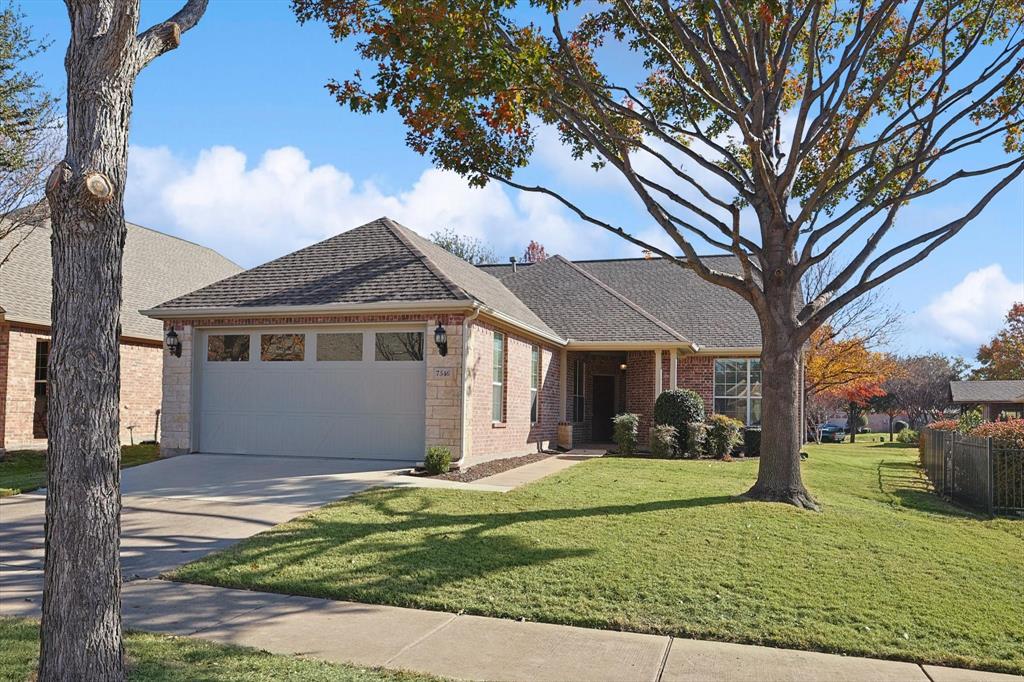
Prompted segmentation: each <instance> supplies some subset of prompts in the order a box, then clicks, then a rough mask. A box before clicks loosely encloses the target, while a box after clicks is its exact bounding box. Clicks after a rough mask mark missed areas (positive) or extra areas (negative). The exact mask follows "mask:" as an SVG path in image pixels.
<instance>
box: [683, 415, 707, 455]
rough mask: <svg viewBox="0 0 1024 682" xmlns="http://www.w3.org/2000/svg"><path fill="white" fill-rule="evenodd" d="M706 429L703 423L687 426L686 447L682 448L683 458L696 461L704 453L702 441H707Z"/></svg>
mask: <svg viewBox="0 0 1024 682" xmlns="http://www.w3.org/2000/svg"><path fill="white" fill-rule="evenodd" d="M707 436H708V427H707V424H705V423H704V422H696V423H693V424H687V427H686V445H685V447H683V453H682V454H683V457H688V458H690V459H697V458H698V457H700V455H701V453H702V452H704V441H705V440H707Z"/></svg>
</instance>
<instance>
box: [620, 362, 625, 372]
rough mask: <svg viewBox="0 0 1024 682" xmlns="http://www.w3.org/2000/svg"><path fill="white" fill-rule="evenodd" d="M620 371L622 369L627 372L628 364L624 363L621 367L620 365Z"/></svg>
mask: <svg viewBox="0 0 1024 682" xmlns="http://www.w3.org/2000/svg"><path fill="white" fill-rule="evenodd" d="M619 369H621V370H622V371H623V372H625V371H626V363H622V364H621V365H619Z"/></svg>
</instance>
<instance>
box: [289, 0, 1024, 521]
mask: <svg viewBox="0 0 1024 682" xmlns="http://www.w3.org/2000/svg"><path fill="white" fill-rule="evenodd" d="M293 3H294V6H295V9H296V12H297V15H298V17H299V19H300V20H302V21H306V20H322V21H325V22H326V23H327V24H328V25H329V27H330V29H331V33H332V36H333V37H334V38H335V39H337V40H345V39H348V38H354V39H355V41H356V42H355V45H356V49H357V51H358V53H359V54H360V55H361V56H362V57H363V58H364V60H365V64H364V65H365V67H367V68H364V69H363V70H362V71H357V72H355V73H354V74H352V76H351V77H350V78H348V79H345V80H342V81H332V82H330V83H329V84H328V88H329V89H330V91H331V92H332V93H333V94H334V95H335V96H336V97H337V99H338V101H339V102H341V103H342V104H344V105H346V106H349V107H351V108H352V109H354V110H356V111H360V112H373V111H383V110H387V109H392V110H394V111H395V112H397V114H398V115H399V116H401V117H402V119H403V120H404V122H405V124H406V126H407V128H408V134H407V140H408V143H409V144H410V146H411V147H412V148H413V149H415V150H417V151H419V152H421V153H423V154H427V155H429V156H430V157H431V158H432V159H433V161H434V163H435V164H437V165H438V166H441V167H443V168H447V169H451V170H454V171H456V172H459V173H461V174H463V175H465V176H466V177H468V178H469V181H470V182H471V183H474V184H478V185H482V184H484V183H486V182H488V181H491V180H497V181H500V182H503V183H506V184H507V185H509V186H511V187H516V188H519V189H522V190H526V191H530V192H539V193H543V194H547V195H549V196H551V197H553V198H555V199H557V200H558V201H560V202H561V203H562V204H564V205H565V206H566V207H568V208H569V209H570V210H571V211H573V212H574V213H575V214H576V215H577V216H578V217H579V218H580V219H582V220H585V221H587V222H589V223H592V224H594V225H597V226H600V227H601V228H604V229H607V230H610V231H612V232H614V233H615V234H617V235H619V236H621V237H622V238H624V239H627V240H629V241H631V242H633V243H635V244H638V245H640V246H642V247H644V248H646V249H649V250H650V251H652V252H654V253H657V254H659V255H661V256H662V257H663V258H667V259H670V260H671V261H673V262H675V263H678V264H679V265H680V266H681V267H683V268H688V269H691V270H693V271H694V272H695V273H697V274H698V275H699V276H700V277H702V278H704V279H705V280H707V281H709V282H712V283H714V284H717V285H719V286H722V287H725V288H727V289H729V290H731V291H734V292H736V293H737V294H739V295H740V296H741V297H743V298H744V299H745V300H746V301H748V302H749V303H750V305H751V306H752V307H753V308H754V310H755V311H756V314H757V316H758V318H759V320H760V325H761V332H762V333H761V336H762V354H761V361H762V370H763V374H762V377H763V384H762V395H763V423H764V431H763V434H762V442H761V447H762V449H761V458H760V464H759V468H758V475H757V481H756V483H755V484H754V486H753V487H752V488H751V489H750V490H749V491H748V493H747V495H748V496H749V497H751V498H755V499H762V500H780V501H786V502H790V503H792V504H795V505H798V506H802V507H815V506H816V505H815V502H814V500H813V498H812V497H811V495H810V494H809V493H808V492H807V490H806V489H805V487H804V484H803V481H802V479H801V475H800V456H799V451H800V441H801V438H800V426H801V425H800V424H799V419H798V416H799V406H798V396H799V393H800V379H799V377H800V372H799V366H800V353H801V349H802V347H803V346H804V344H805V342H806V341H807V340H808V339H809V338H810V336H811V334H812V333H813V332H814V330H815V329H817V328H818V327H819V326H820V325H821V324H822V323H823V322H825V321H827V320H829V319H830V318H832V317H834V316H835V314H836V313H838V312H839V311H841V310H842V309H843V308H844V307H846V306H847V305H849V304H851V303H852V302H853V301H856V300H857V299H858V298H859V297H860V296H862V295H864V294H865V293H866V292H868V291H871V290H872V289H875V288H876V287H878V286H880V285H882V284H884V283H886V282H889V281H891V280H892V279H893V278H894V277H896V276H897V275H899V274H900V273H902V272H904V271H906V270H907V269H908V268H910V267H912V266H913V265H914V264H916V263H918V262H920V261H921V260H922V259H924V258H926V257H927V256H928V255H929V254H930V253H932V252H933V251H934V250H935V249H936V248H938V247H939V246H940V245H941V244H943V243H945V242H947V241H949V239H951V238H952V237H953V236H955V235H956V234H957V233H959V232H960V230H961V229H962V228H963V227H964V226H965V225H966V224H967V223H969V222H970V221H971V220H972V219H973V218H975V217H976V216H977V215H978V214H979V213H980V212H981V211H982V210H983V209H984V208H985V207H986V206H987V205H988V203H989V202H990V201H991V200H992V198H993V197H995V196H996V195H997V194H998V193H999V192H1000V191H1001V190H1002V189H1004V188H1006V187H1007V186H1008V185H1009V184H1010V183H1012V182H1013V181H1014V180H1015V179H1016V178H1017V177H1018V176H1020V174H1021V173H1022V172H1024V154H1022V151H1024V145H1022V142H1021V134H1022V130H1021V116H1022V113H1021V106H1020V104H1021V101H1020V100H1021V96H1022V90H1024V86H1022V76H1021V71H1020V67H1021V56H1022V50H1024V42H1022V41H1024V35H1022V32H1021V30H1020V28H1021V24H1022V16H1024V5H1022V4H1021V3H1018V2H1011V1H1010V0H966V1H961V0H860V1H855V0H839V1H837V2H823V1H820V0H785V1H783V0H702V1H701V2H689V1H683V0H675V1H673V0H642V1H641V0H621V1H618V2H600V3H581V2H577V1H573V0H552V1H550V2H539V1H533V2H529V3H517V2H514V1H512V0H429V1H427V2H419V1H413V0H374V1H370V2H366V1H364V0H358V1H357V0H293ZM544 125H549V126H554V127H555V128H556V129H557V131H558V133H559V134H560V136H561V140H562V142H563V143H564V144H565V145H566V146H567V148H568V150H569V151H568V153H571V154H573V155H574V156H575V157H577V158H581V159H586V160H588V161H590V162H591V163H592V164H594V165H595V166H597V167H604V166H607V167H611V168H612V169H614V171H616V172H618V173H619V174H621V176H622V177H623V178H624V179H625V181H626V182H627V183H628V185H629V187H630V188H631V190H632V191H633V192H634V193H635V196H636V197H637V198H638V199H639V201H640V204H641V205H642V207H643V211H644V214H645V215H644V216H643V217H641V216H637V217H636V219H634V220H631V221H630V222H629V223H628V224H618V223H616V222H615V221H614V220H613V219H612V218H610V217H609V214H604V213H602V214H597V213H596V212H594V211H593V210H592V209H589V208H588V207H587V206H584V205H582V204H581V203H579V202H578V201H575V200H574V199H573V198H570V197H569V196H568V195H567V194H566V193H565V192H563V191H561V190H560V189H559V188H558V187H555V186H553V185H545V186H534V185H531V184H527V183H524V182H521V181H520V180H517V179H516V177H515V175H514V174H515V171H516V170H517V169H519V168H522V167H524V166H526V165H527V164H528V162H529V160H530V157H531V153H532V151H533V148H534V143H535V141H536V139H537V137H536V135H537V130H538V127H539V126H544ZM976 151H983V152H984V154H972V153H973V152H976ZM961 163H963V164H965V165H964V166H962V167H961V166H960V165H959V164H961ZM961 187H962V189H961ZM950 191H956V192H957V195H956V198H957V202H958V204H961V205H965V206H966V208H965V210H963V212H962V213H961V212H958V213H956V214H950V215H948V216H946V217H944V218H943V219H942V220H938V221H935V222H930V223H927V224H921V223H919V222H914V223H911V224H908V225H906V226H902V225H901V227H903V229H900V230H895V229H894V227H895V226H896V225H897V217H898V216H899V215H901V214H902V212H903V209H904V208H905V207H906V206H907V205H908V204H910V203H912V202H914V201H916V200H919V199H921V198H923V197H926V196H928V195H932V194H934V193H937V192H947V193H948V192H950ZM651 222H653V223H654V224H656V225H657V226H659V227H660V228H661V229H662V230H663V231H664V232H665V233H666V234H667V235H668V236H669V237H670V238H671V240H672V241H673V243H674V248H673V249H671V250H668V249H663V248H658V247H657V246H655V245H654V244H650V243H647V242H645V241H644V240H643V239H641V238H640V237H639V236H638V235H639V234H641V230H643V229H644V228H646V227H648V226H649V225H650V223H651ZM706 247H710V248H714V249H716V250H719V251H721V252H724V253H728V254H733V255H734V256H735V257H736V263H737V266H736V268H734V269H719V268H716V267H714V266H713V265H711V264H709V263H708V262H707V261H704V260H701V259H700V258H698V257H697V249H698V248H706ZM833 254H834V255H835V256H836V257H839V258H842V259H843V260H842V267H840V268H838V269H837V272H836V274H835V276H834V277H833V278H832V280H831V281H830V282H828V284H827V285H826V286H825V287H823V289H822V290H821V291H820V292H819V293H818V295H817V296H815V298H814V299H813V300H811V301H809V302H805V301H803V300H802V297H801V295H800V291H799V287H800V282H801V280H802V279H803V277H804V275H805V273H806V272H807V271H808V270H809V269H810V268H812V267H814V265H815V264H816V263H818V262H820V261H821V260H822V259H825V258H828V257H830V256H832V255H833Z"/></svg>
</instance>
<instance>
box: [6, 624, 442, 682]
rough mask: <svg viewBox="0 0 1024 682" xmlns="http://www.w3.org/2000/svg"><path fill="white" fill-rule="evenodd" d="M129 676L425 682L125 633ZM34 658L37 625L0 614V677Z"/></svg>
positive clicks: (25, 674) (27, 674)
mask: <svg viewBox="0 0 1024 682" xmlns="http://www.w3.org/2000/svg"><path fill="white" fill-rule="evenodd" d="M125 650H126V654H127V659H128V667H129V674H128V679H129V680H146V681H147V682H151V681H152V682H155V681H157V680H163V681H166V682H191V681H192V680H209V681H210V682H216V681H218V680H225V681H227V680H231V681H234V680H247V681H249V682H257V681H258V680H267V681H268V682H269V681H271V680H296V681H297V682H298V681H301V682H320V681H324V682H326V681H327V680H330V681H331V682H340V681H343V680H344V681H346V682H428V681H429V680H436V679H437V678H434V677H430V676H427V675H417V674H413V673H406V672H399V671H394V670H384V669H380V668H360V667H356V666H352V665H341V664H336V663H325V662H321V661H314V660H309V659H303V658H298V657H295V656H275V655H273V654H268V653H266V652H263V651H258V650H256V649H249V648H246V647H239V646H224V645H221V644H211V643H209V642H204V641H202V640H199V639H190V638H187V637H169V636H166V635H150V634H144V633H138V632H136V633H128V634H127V636H126V637H125ZM38 656H39V625H38V623H36V622H33V621H29V620H21V619H14V618H0V681H2V682H8V681H10V682H22V681H24V680H26V679H30V678H31V676H34V673H35V668H36V659H37V658H38Z"/></svg>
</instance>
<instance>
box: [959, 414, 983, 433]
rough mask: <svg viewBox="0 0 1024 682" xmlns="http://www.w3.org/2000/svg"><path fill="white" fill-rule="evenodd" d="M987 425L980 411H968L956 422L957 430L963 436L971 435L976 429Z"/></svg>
mask: <svg viewBox="0 0 1024 682" xmlns="http://www.w3.org/2000/svg"><path fill="white" fill-rule="evenodd" d="M983 423H985V418H984V417H982V416H981V412H979V411H978V410H968V411H967V412H964V413H963V414H961V415H960V418H959V419H957V420H956V430H957V431H959V432H960V433H962V434H965V435H966V434H969V433H971V432H972V431H974V429H976V428H978V427H979V426H981V425H982V424H983Z"/></svg>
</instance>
